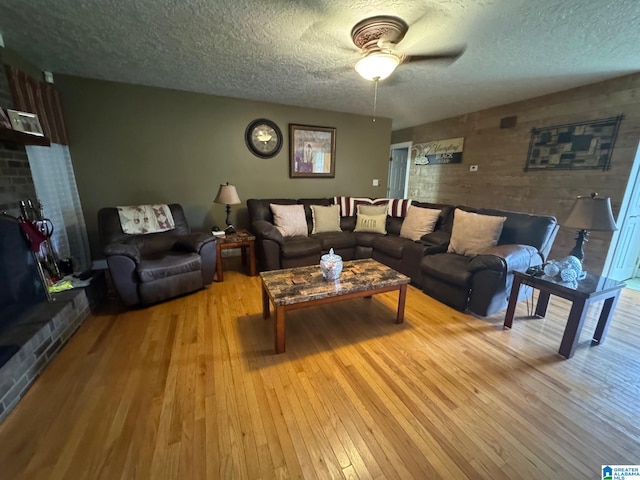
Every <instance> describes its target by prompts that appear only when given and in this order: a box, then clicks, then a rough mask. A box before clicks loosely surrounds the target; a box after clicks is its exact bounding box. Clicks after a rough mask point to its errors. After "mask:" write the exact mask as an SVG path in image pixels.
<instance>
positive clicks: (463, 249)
mask: <svg viewBox="0 0 640 480" xmlns="http://www.w3.org/2000/svg"><path fill="white" fill-rule="evenodd" d="M505 220H506V217H498V216H493V215H479V214H477V213H471V212H465V211H464V210H461V209H459V208H456V210H455V212H454V215H453V231H452V232H451V241H450V242H449V248H448V249H447V252H449V253H457V254H459V255H464V256H467V257H473V256H475V255H478V254H480V253H482V252H484V251H485V250H487V249H489V248H491V247H495V246H496V245H497V244H498V239H499V238H500V234H501V233H502V226H503V224H504V222H505Z"/></svg>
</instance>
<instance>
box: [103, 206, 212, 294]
mask: <svg viewBox="0 0 640 480" xmlns="http://www.w3.org/2000/svg"><path fill="white" fill-rule="evenodd" d="M169 209H170V210H171V214H172V216H173V220H174V222H175V228H174V229H173V230H169V231H167V232H160V233H147V234H133V235H132V234H126V233H124V232H123V231H122V226H121V225H120V217H119V215H118V209H117V208H115V207H107V208H102V209H100V211H99V212H98V228H99V233H100V240H101V242H102V246H103V248H104V255H105V257H106V260H107V264H108V266H109V272H110V274H111V279H112V281H113V285H114V286H115V288H116V290H117V292H118V295H119V296H120V299H121V300H122V302H123V303H124V304H125V305H127V306H134V305H149V304H152V303H157V302H161V301H163V300H167V299H169V298H173V297H176V296H178V295H182V294H185V293H189V292H193V291H195V290H199V289H201V288H203V287H204V286H206V285H209V284H210V283H211V282H212V281H213V276H214V274H215V271H216V242H215V238H214V237H213V236H212V235H210V234H209V233H191V230H190V228H189V224H188V223H187V219H186V217H185V215H184V211H183V210H182V207H181V206H180V205H178V204H170V205H169Z"/></svg>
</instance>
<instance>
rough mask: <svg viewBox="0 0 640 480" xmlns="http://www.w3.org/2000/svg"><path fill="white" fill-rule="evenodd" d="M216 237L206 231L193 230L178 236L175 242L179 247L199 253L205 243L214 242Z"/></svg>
mask: <svg viewBox="0 0 640 480" xmlns="http://www.w3.org/2000/svg"><path fill="white" fill-rule="evenodd" d="M215 241H216V237H214V236H213V235H211V234H209V233H206V232H195V233H191V234H189V235H185V236H183V237H180V238H179V239H178V241H177V242H176V245H177V246H178V247H179V248H182V249H184V250H186V251H189V252H194V253H200V250H201V249H202V247H203V246H205V245H206V244H207V243H211V242H215Z"/></svg>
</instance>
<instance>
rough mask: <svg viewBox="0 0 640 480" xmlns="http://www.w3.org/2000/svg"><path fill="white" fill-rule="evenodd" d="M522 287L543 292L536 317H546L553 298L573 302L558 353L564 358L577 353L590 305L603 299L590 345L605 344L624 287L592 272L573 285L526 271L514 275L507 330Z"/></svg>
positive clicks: (507, 316)
mask: <svg viewBox="0 0 640 480" xmlns="http://www.w3.org/2000/svg"><path fill="white" fill-rule="evenodd" d="M523 284H524V285H529V286H531V287H533V288H536V289H538V290H539V291H540V295H539V296H538V303H537V305H536V310H535V315H536V316H537V317H540V318H543V317H544V316H545V315H546V313H547V307H548V306H549V297H550V296H551V295H556V296H558V297H561V298H564V299H566V300H570V301H571V311H570V312H569V319H568V320H567V326H566V327H565V329H564V334H563V335H562V342H561V343H560V350H558V353H559V354H560V355H562V356H563V357H565V358H571V357H572V356H573V354H574V353H575V351H576V346H577V343H578V339H579V338H580V331H581V330H582V326H583V324H584V319H585V318H586V316H587V310H588V308H589V305H591V303H592V302H596V301H599V300H604V305H603V306H602V311H601V312H600V318H599V319H598V325H597V326H596V331H595V333H594V334H593V340H592V342H591V345H599V344H601V343H603V342H604V339H605V337H606V335H607V330H608V329H609V325H610V324H611V316H612V315H613V311H614V310H615V308H616V304H617V303H618V297H619V296H620V292H621V291H622V289H623V288H624V286H625V283H624V282H619V281H617V280H613V279H611V278H607V277H601V276H598V275H591V274H590V273H588V274H587V276H586V277H585V278H584V279H582V280H580V281H578V282H574V283H573V284H571V283H570V282H563V281H561V280H560V279H556V278H554V277H549V276H547V275H542V276H539V277H536V276H533V275H528V274H526V273H524V272H514V278H513V287H512V289H511V296H510V297H509V306H508V307H507V314H506V315H505V317H504V327H505V328H511V325H512V324H513V314H514V313H515V310H516V303H518V292H519V291H520V286H521V285H523Z"/></svg>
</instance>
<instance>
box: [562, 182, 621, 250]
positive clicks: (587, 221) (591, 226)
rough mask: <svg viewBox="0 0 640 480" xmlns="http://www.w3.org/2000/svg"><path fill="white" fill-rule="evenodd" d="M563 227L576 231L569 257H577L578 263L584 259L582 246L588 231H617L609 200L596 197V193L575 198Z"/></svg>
mask: <svg viewBox="0 0 640 480" xmlns="http://www.w3.org/2000/svg"><path fill="white" fill-rule="evenodd" d="M563 226H564V227H567V228H577V229H578V236H577V237H576V245H575V247H573V250H571V252H570V253H569V255H573V256H574V257H577V258H578V259H579V260H580V261H582V259H583V258H584V251H583V250H582V245H583V243H584V242H586V241H588V240H587V235H588V234H589V230H595V231H601V232H613V231H614V230H617V229H618V227H617V226H616V222H615V220H614V219H613V213H612V212H611V199H610V198H609V197H606V198H603V197H598V194H597V193H592V194H591V195H589V196H580V197H578V198H576V202H575V203H574V204H573V208H572V209H571V213H569V216H568V217H567V220H566V221H565V222H564V223H563Z"/></svg>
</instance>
